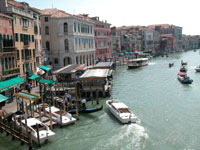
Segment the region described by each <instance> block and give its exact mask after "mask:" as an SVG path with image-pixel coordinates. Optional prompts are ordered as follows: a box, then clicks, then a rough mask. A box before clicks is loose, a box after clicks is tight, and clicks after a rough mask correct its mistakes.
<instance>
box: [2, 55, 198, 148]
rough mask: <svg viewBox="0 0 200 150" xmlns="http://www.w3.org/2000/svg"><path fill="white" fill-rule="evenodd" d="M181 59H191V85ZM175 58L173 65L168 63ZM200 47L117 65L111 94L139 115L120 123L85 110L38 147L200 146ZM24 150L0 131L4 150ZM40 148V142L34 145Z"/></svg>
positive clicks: (189, 70)
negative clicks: (182, 77) (137, 64)
mask: <svg viewBox="0 0 200 150" xmlns="http://www.w3.org/2000/svg"><path fill="white" fill-rule="evenodd" d="M181 60H183V61H184V62H185V61H187V62H188V76H189V77H191V79H193V80H194V82H193V84H192V85H183V84H181V83H180V82H179V81H178V80H177V73H178V71H179V68H180V64H181ZM172 62H174V64H175V65H174V66H173V67H172V68H169V67H168V64H169V63H172ZM197 65H200V55H199V51H196V52H194V51H189V52H182V53H174V54H170V55H169V57H158V58H154V59H152V60H151V61H150V63H149V65H148V66H146V67H143V68H139V69H134V70H128V69H127V66H119V67H117V70H116V72H115V75H114V81H113V92H112V97H113V98H115V99H118V100H120V101H122V102H124V103H125V104H127V105H128V106H129V107H130V108H131V110H132V111H133V112H134V113H135V114H136V115H137V116H138V118H139V119H140V121H139V123H138V124H128V125H122V124H120V123H119V122H118V121H117V120H116V119H115V118H114V117H113V116H112V115H111V113H110V112H109V111H108V109H107V107H106V105H105V101H106V99H105V100H103V101H101V102H102V103H103V104H104V110H103V111H100V112H97V113H93V114H88V115H81V116H80V120H79V121H77V122H76V123H75V125H72V126H69V127H64V128H55V129H54V131H55V132H56V136H55V138H54V139H53V140H52V141H50V142H49V144H47V145H43V146H42V147H41V148H39V149H40V150H63V149H66V150H86V149H87V150H198V149H199V148H200V142H199V140H200V119H199V118H200V73H196V72H195V70H194V68H195V66H197ZM15 149H18V150H20V149H22V150H26V149H27V146H26V145H24V146H20V143H19V142H18V141H12V140H11V137H6V136H5V134H3V135H2V134H0V150H15ZM34 149H37V148H34Z"/></svg>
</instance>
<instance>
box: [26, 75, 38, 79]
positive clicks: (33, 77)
mask: <svg viewBox="0 0 200 150" xmlns="http://www.w3.org/2000/svg"><path fill="white" fill-rule="evenodd" d="M39 77H40V76H39V75H37V74H34V75H32V76H31V77H28V79H30V80H35V79H37V78H39Z"/></svg>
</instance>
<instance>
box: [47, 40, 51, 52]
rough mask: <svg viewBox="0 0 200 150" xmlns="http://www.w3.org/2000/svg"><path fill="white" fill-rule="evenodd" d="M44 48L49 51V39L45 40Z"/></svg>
mask: <svg viewBox="0 0 200 150" xmlns="http://www.w3.org/2000/svg"><path fill="white" fill-rule="evenodd" d="M46 49H47V50H48V51H50V44H49V41H46Z"/></svg>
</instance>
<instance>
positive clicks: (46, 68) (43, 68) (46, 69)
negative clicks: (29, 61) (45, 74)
mask: <svg viewBox="0 0 200 150" xmlns="http://www.w3.org/2000/svg"><path fill="white" fill-rule="evenodd" d="M40 69H42V70H44V71H50V70H51V68H49V67H47V66H40Z"/></svg>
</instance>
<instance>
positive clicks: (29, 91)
mask: <svg viewBox="0 0 200 150" xmlns="http://www.w3.org/2000/svg"><path fill="white" fill-rule="evenodd" d="M27 91H28V93H31V85H30V83H28V87H27Z"/></svg>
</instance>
